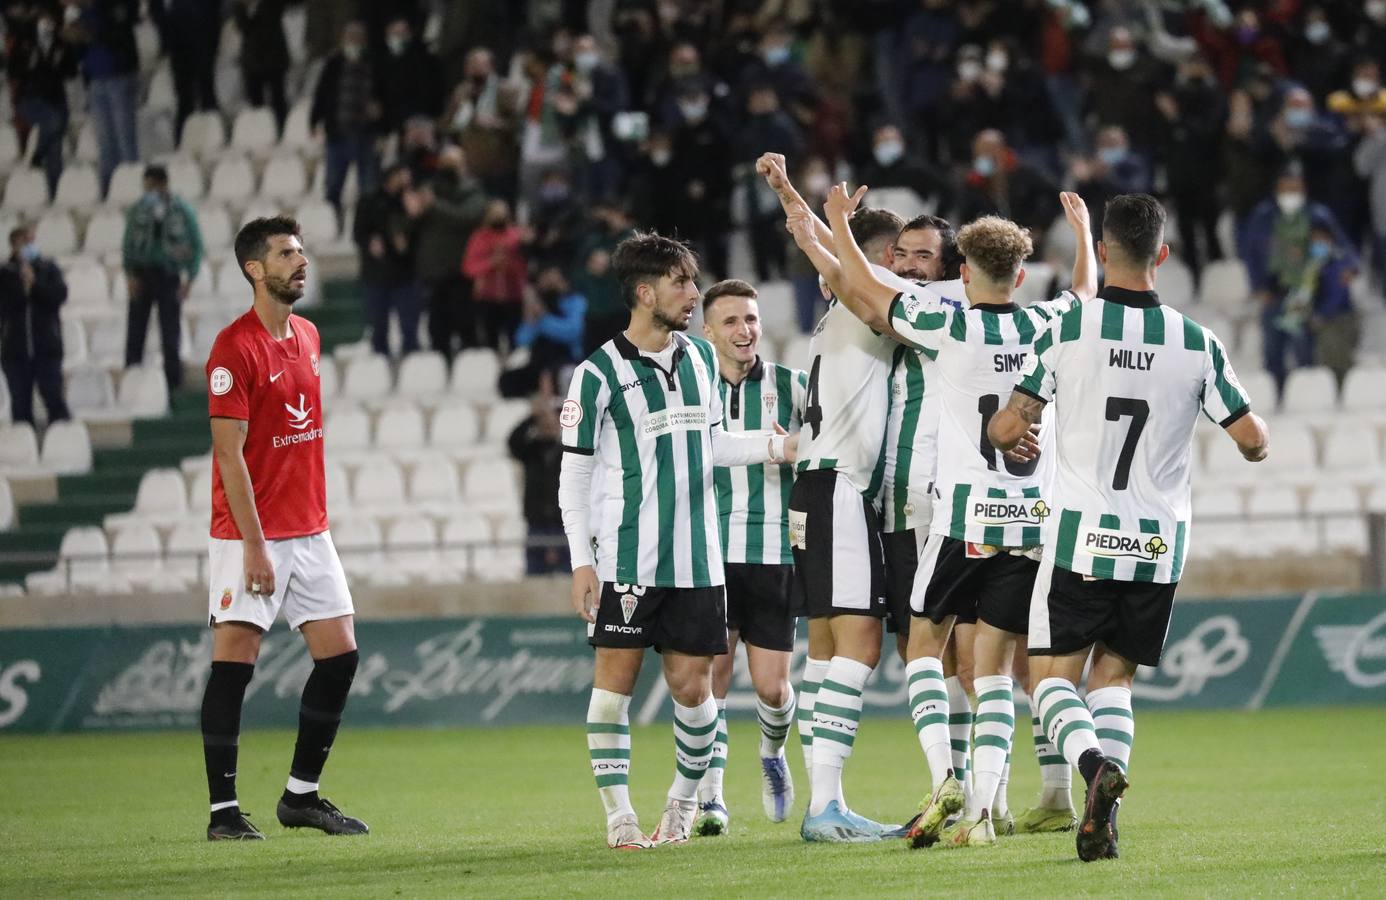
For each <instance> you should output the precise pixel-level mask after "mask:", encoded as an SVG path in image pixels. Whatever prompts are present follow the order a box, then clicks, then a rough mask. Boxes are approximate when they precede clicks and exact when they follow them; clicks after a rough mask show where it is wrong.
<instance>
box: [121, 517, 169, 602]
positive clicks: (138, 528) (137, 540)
mask: <svg viewBox="0 0 1386 900" xmlns="http://www.w3.org/2000/svg"><path fill="white" fill-rule="evenodd" d="M163 555H164V548H163V543H162V542H161V541H160V540H159V532H157V531H155V530H154V526H152V525H148V524H145V523H142V522H131V523H130V524H128V525H122V526H121V527H119V528H117V529H116V530H115V534H114V535H113V536H112V537H111V564H112V566H111V567H112V569H113V570H114V571H115V572H116V573H117V574H120V575H124V576H125V577H126V578H128V579H130V581H131V582H132V583H134V584H138V585H141V586H148V587H154V586H156V585H158V584H159V573H160V571H161V570H162V569H163Z"/></svg>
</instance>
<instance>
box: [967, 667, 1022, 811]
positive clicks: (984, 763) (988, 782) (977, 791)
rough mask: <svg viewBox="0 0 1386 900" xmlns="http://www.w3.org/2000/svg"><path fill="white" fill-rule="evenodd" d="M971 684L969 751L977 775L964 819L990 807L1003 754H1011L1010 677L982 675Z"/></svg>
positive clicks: (1012, 706) (1003, 763) (1003, 762)
mask: <svg viewBox="0 0 1386 900" xmlns="http://www.w3.org/2000/svg"><path fill="white" fill-rule="evenodd" d="M973 684H974V685H975V687H976V688H977V718H976V719H975V720H974V721H975V731H974V733H973V736H972V743H973V744H974V745H975V747H976V749H975V750H974V751H973V753H972V757H973V763H974V765H975V766H976V770H977V778H976V782H975V787H974V788H973V790H972V796H971V797H970V798H968V802H967V814H966V815H967V818H968V820H969V821H970V820H973V819H977V818H980V817H981V814H982V811H983V810H990V809H991V806H992V801H993V800H995V799H996V792H997V789H998V788H999V787H1000V785H1001V773H1002V771H1003V770H1004V769H1005V767H1006V757H1008V756H1010V753H1011V737H1012V735H1014V734H1015V700H1014V697H1013V696H1012V693H1011V679H1010V677H1009V676H1006V675H983V676H981V677H979V678H977V679H976V680H975V681H974V682H973Z"/></svg>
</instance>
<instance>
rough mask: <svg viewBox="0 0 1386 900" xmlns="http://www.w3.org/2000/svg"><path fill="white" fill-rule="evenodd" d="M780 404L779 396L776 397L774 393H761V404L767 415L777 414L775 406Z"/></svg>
mask: <svg viewBox="0 0 1386 900" xmlns="http://www.w3.org/2000/svg"><path fill="white" fill-rule="evenodd" d="M779 405H780V398H779V397H776V396H775V395H774V394H761V396H760V406H761V408H762V409H763V410H765V414H766V415H767V416H773V415H774V414H775V407H777V406H779Z"/></svg>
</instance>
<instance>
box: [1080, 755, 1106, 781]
mask: <svg viewBox="0 0 1386 900" xmlns="http://www.w3.org/2000/svg"><path fill="white" fill-rule="evenodd" d="M1106 761H1107V757H1105V756H1103V755H1102V751H1101V750H1084V751H1083V755H1082V756H1080V757H1078V772H1079V773H1080V774H1081V775H1082V776H1083V780H1084V781H1086V782H1087V783H1088V784H1092V780H1093V779H1094V778H1096V777H1097V770H1098V769H1100V768H1102V764H1103V763H1104V762H1106Z"/></svg>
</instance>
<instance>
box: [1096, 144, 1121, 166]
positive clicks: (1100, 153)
mask: <svg viewBox="0 0 1386 900" xmlns="http://www.w3.org/2000/svg"><path fill="white" fill-rule="evenodd" d="M1126 153H1127V150H1126V148H1125V147H1099V148H1098V149H1097V158H1098V159H1100V160H1102V162H1103V164H1105V165H1108V166H1115V165H1119V164H1120V163H1122V162H1123V161H1125V159H1126Z"/></svg>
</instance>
